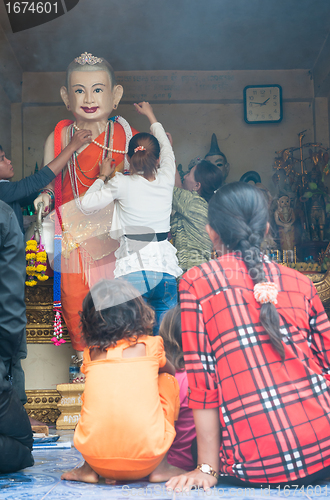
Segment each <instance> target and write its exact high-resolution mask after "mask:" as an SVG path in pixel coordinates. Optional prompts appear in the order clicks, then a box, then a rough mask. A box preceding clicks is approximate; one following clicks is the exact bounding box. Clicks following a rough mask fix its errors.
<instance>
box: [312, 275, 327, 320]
mask: <svg viewBox="0 0 330 500" xmlns="http://www.w3.org/2000/svg"><path fill="white" fill-rule="evenodd" d="M312 281H313V282H314V285H315V288H316V290H317V293H318V295H319V297H320V299H321V301H322V304H323V307H324V309H325V310H326V312H327V313H328V315H329V310H330V270H329V269H328V271H327V272H326V273H325V275H324V276H322V278H321V280H319V281H316V280H315V281H314V279H312Z"/></svg>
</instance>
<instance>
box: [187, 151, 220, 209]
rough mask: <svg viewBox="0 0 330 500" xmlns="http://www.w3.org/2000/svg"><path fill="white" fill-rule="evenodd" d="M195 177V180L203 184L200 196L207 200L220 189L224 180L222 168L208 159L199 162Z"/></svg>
mask: <svg viewBox="0 0 330 500" xmlns="http://www.w3.org/2000/svg"><path fill="white" fill-rule="evenodd" d="M194 177H195V181H196V182H199V183H200V185H201V190H200V193H199V194H200V196H201V197H202V198H204V200H206V201H207V202H209V201H210V199H211V198H212V196H213V195H214V192H215V191H216V190H217V189H219V187H220V186H221V185H222V182H223V175H222V172H221V170H220V168H218V167H217V166H216V165H213V163H211V162H210V161H206V160H202V161H200V162H198V163H197V165H196V169H195V172H194Z"/></svg>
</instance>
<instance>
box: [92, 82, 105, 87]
mask: <svg viewBox="0 0 330 500" xmlns="http://www.w3.org/2000/svg"><path fill="white" fill-rule="evenodd" d="M96 85H103V87H105V84H104V83H94V85H92V87H95V86H96Z"/></svg>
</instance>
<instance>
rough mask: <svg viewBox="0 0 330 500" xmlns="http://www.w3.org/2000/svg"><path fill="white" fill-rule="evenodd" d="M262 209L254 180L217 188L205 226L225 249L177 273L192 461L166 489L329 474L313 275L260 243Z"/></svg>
mask: <svg viewBox="0 0 330 500" xmlns="http://www.w3.org/2000/svg"><path fill="white" fill-rule="evenodd" d="M267 215H268V210H267V203H266V200H265V197H264V195H263V194H262V193H261V192H260V191H259V190H258V189H256V188H255V187H253V186H250V185H248V184H244V183H240V182H236V183H232V184H227V185H225V186H223V187H221V188H220V189H219V191H218V192H217V193H216V194H215V195H214V196H213V198H212V200H211V201H210V204H209V226H208V232H209V235H210V237H211V240H212V241H213V243H214V245H215V248H216V250H217V253H218V255H221V256H220V257H219V258H218V259H216V260H213V261H210V262H208V263H205V264H202V265H201V266H199V267H194V268H192V269H190V270H189V271H188V272H187V273H186V274H185V275H184V276H183V278H182V280H181V282H180V301H181V310H182V314H181V320H182V344H183V350H184V353H185V363H186V367H187V374H188V383H189V387H190V394H189V401H190V407H191V408H193V413H194V419H195V425H196V432H197V447H198V464H199V465H198V467H197V468H196V469H195V470H194V471H192V472H190V473H188V474H185V475H183V476H179V477H176V478H172V479H171V480H170V481H169V482H168V483H167V484H168V486H170V487H183V486H187V485H193V484H195V485H200V486H203V487H204V488H207V487H210V486H214V485H215V484H216V483H217V480H218V479H219V478H220V482H230V483H234V484H236V485H240V486H242V485H252V486H254V485H260V484H262V485H268V484H269V485H273V486H274V485H275V486H276V485H278V484H280V485H284V484H289V485H290V484H294V485H308V484H310V483H311V482H313V481H316V480H320V479H324V478H326V477H329V475H330V431H329V429H330V323H329V320H328V318H327V315H326V313H325V312H324V309H323V306H322V303H321V301H320V298H319V297H318V295H317V292H316V289H315V288H314V286H313V284H312V282H311V281H310V280H309V279H308V278H307V277H306V276H303V275H302V274H300V273H299V272H297V271H295V270H293V269H290V268H287V267H283V266H279V265H277V264H276V263H274V262H268V261H267V260H265V259H264V258H263V256H262V254H261V253H260V244H261V242H262V240H263V238H264V235H265V233H266V231H267V226H268V223H267Z"/></svg>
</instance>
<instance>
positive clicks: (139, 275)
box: [121, 271, 178, 335]
mask: <svg viewBox="0 0 330 500" xmlns="http://www.w3.org/2000/svg"><path fill="white" fill-rule="evenodd" d="M121 278H122V279H124V280H125V281H128V282H129V283H131V285H133V286H134V287H135V288H136V289H137V290H138V291H139V292H140V293H141V295H142V297H143V298H144V300H145V301H146V302H147V304H148V305H149V306H151V307H153V309H154V310H155V326H154V329H153V334H154V335H158V330H159V325H160V322H161V319H162V315H163V314H164V313H165V312H166V311H168V310H169V309H172V307H175V306H176V305H177V303H178V288H177V281H176V279H175V277H174V276H172V275H171V274H167V273H158V272H156V271H137V272H135V273H130V274H126V275H125V276H121Z"/></svg>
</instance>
